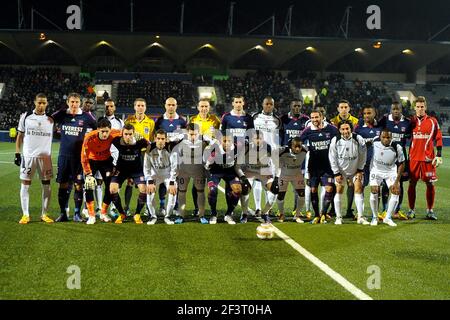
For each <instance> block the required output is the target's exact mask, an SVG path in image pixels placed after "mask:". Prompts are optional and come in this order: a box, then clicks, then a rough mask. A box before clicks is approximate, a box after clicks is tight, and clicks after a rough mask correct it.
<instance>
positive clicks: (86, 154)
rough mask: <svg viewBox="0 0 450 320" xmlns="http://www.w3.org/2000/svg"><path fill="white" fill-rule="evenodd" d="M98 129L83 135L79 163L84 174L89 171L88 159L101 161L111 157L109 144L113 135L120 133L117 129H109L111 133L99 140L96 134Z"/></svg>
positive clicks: (117, 135) (116, 135)
mask: <svg viewBox="0 0 450 320" xmlns="http://www.w3.org/2000/svg"><path fill="white" fill-rule="evenodd" d="M98 134H99V131H98V130H94V131H91V132H89V133H88V134H86V136H85V137H84V142H83V147H82V150H81V164H82V166H83V172H84V173H85V174H89V173H91V166H90V164H89V160H95V161H103V160H108V159H109V158H110V157H111V151H110V150H111V144H112V141H113V140H114V138H115V137H119V136H120V135H121V134H122V133H121V131H119V130H116V129H111V133H110V135H109V137H108V138H107V139H106V140H101V139H100V138H99V136H98Z"/></svg>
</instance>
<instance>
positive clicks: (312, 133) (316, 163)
mask: <svg viewBox="0 0 450 320" xmlns="http://www.w3.org/2000/svg"><path fill="white" fill-rule="evenodd" d="M338 133H339V131H338V129H337V128H336V127H335V126H333V125H331V124H325V125H324V127H323V128H322V129H319V128H316V127H314V126H310V127H307V128H306V129H305V130H303V132H302V134H301V136H300V139H301V140H302V141H303V143H306V144H307V145H308V149H309V160H308V169H309V171H310V172H312V171H317V170H312V168H314V169H319V168H320V169H322V170H324V171H331V167H330V161H329V159H328V150H329V149H330V143H331V139H333V137H335V136H337V135H338Z"/></svg>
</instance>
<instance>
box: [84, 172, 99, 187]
mask: <svg viewBox="0 0 450 320" xmlns="http://www.w3.org/2000/svg"><path fill="white" fill-rule="evenodd" d="M96 185H97V180H96V179H95V178H94V176H93V175H92V174H88V175H87V176H86V178H85V179H84V188H85V189H86V190H94V189H95V186H96Z"/></svg>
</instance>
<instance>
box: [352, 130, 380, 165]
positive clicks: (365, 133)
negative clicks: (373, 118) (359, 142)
mask: <svg viewBox="0 0 450 320" xmlns="http://www.w3.org/2000/svg"><path fill="white" fill-rule="evenodd" d="M360 124H361V125H358V126H357V127H356V128H355V133H356V134H359V135H360V136H361V137H362V138H363V139H364V141H365V142H366V146H367V158H366V165H370V161H372V155H373V145H372V142H373V140H374V139H375V138H377V137H379V136H380V133H381V128H380V127H379V126H378V124H377V123H376V122H375V123H374V124H366V123H364V122H360Z"/></svg>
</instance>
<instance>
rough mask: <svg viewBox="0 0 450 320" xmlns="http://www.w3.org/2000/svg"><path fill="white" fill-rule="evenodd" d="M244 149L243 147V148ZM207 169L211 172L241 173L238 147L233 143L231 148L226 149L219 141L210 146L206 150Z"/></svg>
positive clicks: (205, 161)
mask: <svg viewBox="0 0 450 320" xmlns="http://www.w3.org/2000/svg"><path fill="white" fill-rule="evenodd" d="M241 151H242V149H241ZM203 161H204V163H205V169H206V170H208V171H209V172H210V173H211V174H225V175H236V176H238V177H240V176H241V175H242V174H241V175H239V174H240V173H241V172H240V171H239V170H240V166H238V165H237V164H238V148H237V146H236V144H233V146H232V147H231V149H230V150H227V151H225V150H224V149H223V147H222V146H221V145H219V144H217V143H215V144H212V145H210V146H208V147H207V148H206V150H205V152H204V159H203Z"/></svg>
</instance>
